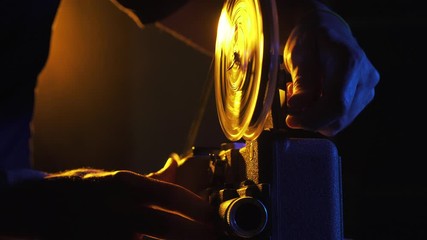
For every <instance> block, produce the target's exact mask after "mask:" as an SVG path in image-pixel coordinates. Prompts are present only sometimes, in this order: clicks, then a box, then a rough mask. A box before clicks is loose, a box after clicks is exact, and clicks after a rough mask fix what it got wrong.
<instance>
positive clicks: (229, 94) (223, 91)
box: [214, 0, 279, 141]
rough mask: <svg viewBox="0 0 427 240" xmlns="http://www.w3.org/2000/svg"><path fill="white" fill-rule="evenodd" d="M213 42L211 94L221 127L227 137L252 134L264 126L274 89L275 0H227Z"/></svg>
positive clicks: (276, 54)
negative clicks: (213, 86) (213, 90)
mask: <svg viewBox="0 0 427 240" xmlns="http://www.w3.org/2000/svg"><path fill="white" fill-rule="evenodd" d="M261 11H262V12H263V13H264V15H263V14H262V12H261ZM263 20H264V21H263ZM215 47H216V48H215V72H214V73H215V77H214V79H215V97H216V106H217V113H218V117H219V120H220V123H221V127H222V129H223V132H224V134H225V136H226V137H227V138H228V139H229V140H231V141H237V140H240V139H241V138H242V137H243V138H244V139H245V140H253V139H255V138H257V137H258V136H259V134H260V133H261V132H262V130H263V129H264V124H265V121H266V119H267V115H268V113H269V111H270V108H271V104H272V102H273V96H274V93H275V90H276V79H277V71H278V59H279V55H278V24H277V12H276V6H275V2H274V0H267V1H258V0H228V1H227V2H226V3H225V4H224V7H223V9H222V12H221V16H220V19H219V23H218V30H217V39H216V46H215Z"/></svg>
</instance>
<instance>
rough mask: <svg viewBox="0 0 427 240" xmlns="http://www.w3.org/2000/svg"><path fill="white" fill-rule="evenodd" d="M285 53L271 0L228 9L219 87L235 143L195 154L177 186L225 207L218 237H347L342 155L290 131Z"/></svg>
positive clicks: (219, 53)
mask: <svg viewBox="0 0 427 240" xmlns="http://www.w3.org/2000/svg"><path fill="white" fill-rule="evenodd" d="M278 48H279V40H278V20H277V10H276V5H275V1H274V0H227V1H225V3H224V6H223V9H222V12H221V16H220V19H219V22H218V30H217V39H216V47H215V59H214V61H215V68H214V84H215V99H216V106H217V113H218V117H219V121H220V124H221V127H222V129H223V132H224V134H225V136H226V137H227V138H228V139H229V140H230V142H229V143H224V144H222V145H221V147H220V148H219V149H216V148H212V149H199V148H197V147H196V148H194V149H193V152H192V153H191V155H190V156H189V157H186V159H184V160H185V161H184V160H183V161H182V164H181V167H180V171H178V173H177V182H178V183H179V184H181V185H183V186H186V187H187V188H189V189H191V190H192V191H195V192H197V193H199V194H200V195H202V196H204V197H206V199H207V200H209V201H210V202H211V203H212V204H213V205H214V206H215V207H217V208H218V214H219V218H220V222H221V223H220V231H223V234H222V235H223V238H221V239H266V240H289V239H292V240H294V239H296V240H315V239H343V223H342V199H341V165H340V161H341V160H340V157H339V155H338V151H337V149H336V147H335V145H334V144H333V143H332V142H331V141H330V140H328V139H324V138H317V137H295V136H293V135H292V131H290V130H289V129H286V126H285V115H286V114H285V108H284V107H283V105H285V104H283V103H281V101H280V91H281V90H280V86H281V85H284V77H283V76H284V70H283V69H281V68H280V60H281V58H282V57H281V55H280V54H279V52H278V51H279V49H278ZM189 176H191V177H189Z"/></svg>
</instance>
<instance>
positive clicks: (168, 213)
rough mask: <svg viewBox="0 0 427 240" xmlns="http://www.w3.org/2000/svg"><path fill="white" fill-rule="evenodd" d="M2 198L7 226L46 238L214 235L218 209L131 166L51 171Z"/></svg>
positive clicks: (204, 237) (166, 237)
mask: <svg viewBox="0 0 427 240" xmlns="http://www.w3.org/2000/svg"><path fill="white" fill-rule="evenodd" d="M2 198H3V199H2V206H3V207H4V206H7V207H5V209H1V210H2V215H3V216H2V219H6V218H7V220H8V221H7V225H6V226H3V227H4V228H5V229H7V230H9V231H11V232H10V233H11V234H13V233H19V234H23V235H24V236H25V235H27V236H36V237H42V239H102V238H104V239H105V238H106V239H134V238H137V237H138V236H142V235H145V236H152V237H155V238H161V239H212V238H213V237H212V236H213V234H212V231H213V230H212V227H211V224H210V218H211V216H213V214H212V210H211V207H210V205H209V204H208V203H207V202H206V201H204V200H203V199H201V198H200V197H198V196H197V195H195V194H194V193H192V192H190V191H189V190H187V189H185V188H183V187H181V186H178V185H175V184H171V183H168V182H164V181H160V180H157V179H154V178H149V177H146V176H143V175H140V174H137V173H134V172H131V171H114V172H105V171H101V170H93V169H77V170H72V171H66V172H63V173H57V174H50V175H49V176H48V177H47V178H45V179H44V180H42V181H31V182H30V181H28V182H23V183H21V184H19V185H17V186H15V187H13V188H12V189H11V190H10V191H9V192H8V193H7V195H5V196H2ZM3 202H4V203H5V204H7V205H4V204H3ZM3 207H2V208H3ZM8 226H9V227H10V228H8ZM14 227H15V229H14Z"/></svg>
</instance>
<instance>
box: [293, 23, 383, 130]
mask: <svg viewBox="0 0 427 240" xmlns="http://www.w3.org/2000/svg"><path fill="white" fill-rule="evenodd" d="M312 32H313V31H312ZM294 33H296V34H299V35H295V36H293V35H291V37H294V38H295V40H294V41H295V42H297V44H290V45H289V47H288V48H285V50H287V51H289V52H285V55H287V56H288V58H287V59H285V61H288V63H287V66H288V68H290V69H288V70H289V71H290V73H291V75H292V80H293V82H292V84H290V85H289V86H288V91H287V94H288V96H287V98H288V104H287V106H288V108H289V113H290V114H289V115H288V116H287V118H286V123H287V125H288V126H289V127H291V128H299V129H306V130H311V131H316V132H319V133H321V134H323V135H326V136H334V135H335V134H337V133H338V132H340V131H341V130H342V129H344V128H345V127H347V126H348V125H349V124H350V123H351V122H352V121H353V120H354V119H355V118H356V117H357V116H358V115H359V113H360V112H361V111H362V110H363V109H364V108H365V107H366V106H367V105H368V104H369V103H370V102H371V101H372V99H373V97H374V94H375V91H374V88H375V86H376V85H377V84H378V82H379V74H378V72H377V70H376V69H375V68H374V67H373V66H372V64H371V62H370V61H369V59H368V58H367V57H366V55H365V53H364V52H363V51H362V49H361V48H360V47H359V46H358V44H357V42H356V41H355V39H354V38H353V37H352V36H351V35H349V34H347V35H343V34H341V33H338V32H335V31H333V30H330V29H329V30H328V29H322V31H318V32H317V33H316V36H310V39H315V43H313V42H312V41H309V40H307V36H306V33H302V32H298V31H295V32H294ZM298 39H299V40H298ZM313 46H316V47H313ZM307 49H309V50H310V51H307ZM296 55H298V56H299V57H292V56H296ZM289 56H290V57H289ZM301 56H303V57H301Z"/></svg>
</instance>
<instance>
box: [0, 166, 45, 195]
mask: <svg viewBox="0 0 427 240" xmlns="http://www.w3.org/2000/svg"><path fill="white" fill-rule="evenodd" d="M47 175H48V174H47V173H46V172H42V171H38V170H34V169H15V170H0V190H3V189H6V188H9V187H11V186H13V185H15V184H17V183H20V182H23V181H29V180H41V179H43V178H44V177H46V176H47Z"/></svg>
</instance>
